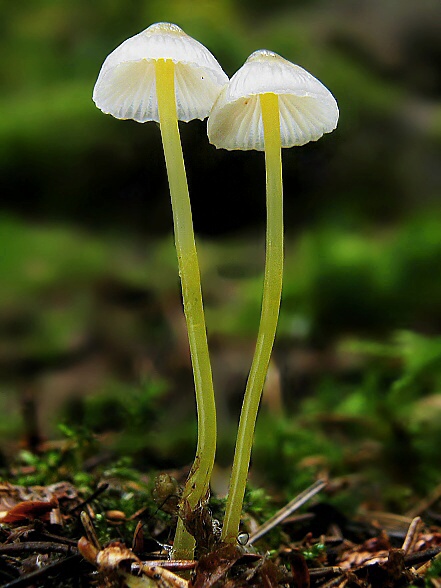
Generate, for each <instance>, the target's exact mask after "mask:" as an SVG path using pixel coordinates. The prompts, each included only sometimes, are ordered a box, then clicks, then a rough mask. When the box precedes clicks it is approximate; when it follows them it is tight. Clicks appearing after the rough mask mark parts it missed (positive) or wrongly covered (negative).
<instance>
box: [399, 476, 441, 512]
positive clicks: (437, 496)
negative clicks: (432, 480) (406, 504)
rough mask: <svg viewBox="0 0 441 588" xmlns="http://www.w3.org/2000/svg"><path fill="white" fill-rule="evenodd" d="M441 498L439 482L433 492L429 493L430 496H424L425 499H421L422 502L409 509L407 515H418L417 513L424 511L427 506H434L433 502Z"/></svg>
mask: <svg viewBox="0 0 441 588" xmlns="http://www.w3.org/2000/svg"><path fill="white" fill-rule="evenodd" d="M440 498H441V484H438V486H436V488H434V489H433V490H432V492H431V493H430V494H429V496H426V498H423V500H420V502H419V503H418V504H416V505H415V506H414V507H413V508H412V509H411V510H409V511H408V512H407V513H406V515H407V516H408V517H412V518H413V517H416V516H417V515H419V514H421V513H422V512H424V511H425V510H426V509H427V508H429V506H432V504H433V503H434V502H436V501H437V500H439V499H440Z"/></svg>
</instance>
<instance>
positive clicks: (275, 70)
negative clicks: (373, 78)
mask: <svg viewBox="0 0 441 588" xmlns="http://www.w3.org/2000/svg"><path fill="white" fill-rule="evenodd" d="M266 93H273V94H277V95H278V97H279V111H280V135H281V142H282V147H293V146H295V145H304V144H305V143H308V142H309V141H317V139H319V138H320V137H321V136H322V135H323V134H324V133H330V132H331V131H333V130H334V129H335V127H336V126H337V121H338V107H337V102H336V101H335V98H334V97H333V96H332V94H331V92H330V91H329V90H328V89H327V88H326V87H325V86H324V85H323V84H322V83H321V82H319V81H318V80H317V79H316V78H315V77H313V76H312V75H311V74H310V73H308V72H307V71H306V70H304V69H303V68H302V67H300V66H298V65H294V64H293V63H291V62H290V61H287V60H286V59H284V58H283V57H281V56H280V55H277V53H273V52H271V51H267V50H264V49H262V50H259V51H255V52H254V53H253V54H252V55H250V57H249V58H248V59H247V61H246V62H245V63H244V65H243V66H242V67H241V68H240V69H239V70H238V71H237V72H236V73H235V74H234V75H233V77H232V78H231V80H230V82H229V83H228V84H227V85H226V86H224V88H223V89H222V91H221V93H220V94H219V96H218V99H217V100H216V102H215V104H214V106H213V109H212V111H211V114H210V117H209V119H208V138H209V140H210V142H211V143H213V144H214V145H215V146H216V147H218V148H223V149H228V150H233V149H242V150H249V149H256V150H257V151H263V150H264V139H263V124H262V112H261V108H260V100H259V94H266Z"/></svg>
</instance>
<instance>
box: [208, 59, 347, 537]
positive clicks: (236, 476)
mask: <svg viewBox="0 0 441 588" xmlns="http://www.w3.org/2000/svg"><path fill="white" fill-rule="evenodd" d="M337 120H338V107H337V103H336V101H335V99H334V97H333V96H332V94H331V93H330V92H329V90H328V89H327V88H325V86H324V85H323V84H322V83H321V82H319V81H318V80H317V79H316V78H314V77H313V76H312V75H311V74H310V73H308V72H307V71H306V70H304V69H303V68H301V67H299V66H298V65H294V64H293V63H291V62H289V61H287V60H286V59H283V57H280V55H277V54H276V53H273V52H271V51H266V50H259V51H255V52H254V53H253V54H252V55H250V57H249V58H248V59H247V61H246V62H245V64H244V65H243V66H242V67H241V68H240V69H239V70H238V71H237V72H236V73H235V74H234V75H233V77H232V78H231V80H230V82H229V83H228V84H227V85H226V86H225V87H224V88H223V90H222V91H221V93H220V95H219V97H218V99H217V101H216V102H215V105H214V106H213V109H212V111H211V114H210V116H209V119H208V137H209V140H210V142H211V143H213V144H214V145H215V146H216V147H218V148H223V149H228V150H234V149H242V150H249V149H256V150H258V151H264V152H265V163H266V202H267V234H266V260H265V276H264V286H263V299H262V311H261V318H260V326H259V331H258V335H257V343H256V349H255V353H254V357H253V361H252V365H251V369H250V373H249V376H248V381H247V386H246V390H245V395H244V400H243V405H242V410H241V414H240V421H239V429H238V433H237V440H236V448H235V454H234V461H233V469H232V473H231V480H230V488H229V492H228V499H227V506H226V513H225V520H224V526H223V531H222V538H223V540H224V541H226V542H234V541H235V540H236V536H237V533H238V529H239V523H240V516H241V510H242V502H243V497H244V493H245V486H246V480H247V475H248V468H249V462H250V456H251V447H252V442H253V435H254V427H255V422H256V417H257V411H258V408H259V402H260V397H261V394H262V390H263V386H264V383H265V378H266V373H267V370H268V364H269V360H270V356H271V351H272V347H273V344H274V339H275V334H276V328H277V322H278V316H279V308H280V300H281V293H282V275H283V188H282V157H281V147H293V146H295V145H304V144H305V143H308V142H309V141H316V140H317V139H319V138H320V137H321V136H322V135H323V134H324V133H330V132H331V131H333V130H334V129H335V127H336V126H337Z"/></svg>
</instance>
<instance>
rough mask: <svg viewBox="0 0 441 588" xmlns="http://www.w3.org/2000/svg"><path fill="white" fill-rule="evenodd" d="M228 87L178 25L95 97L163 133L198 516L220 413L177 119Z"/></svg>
mask: <svg viewBox="0 0 441 588" xmlns="http://www.w3.org/2000/svg"><path fill="white" fill-rule="evenodd" d="M226 82H228V77H227V76H226V74H225V73H224V72H223V70H222V68H221V67H220V65H219V64H218V62H217V61H216V59H215V58H214V57H213V55H212V54H211V53H210V52H209V51H208V49H206V48H205V47H204V46H203V45H201V43H199V42H198V41H196V40H195V39H193V38H191V37H189V36H188V35H187V34H185V33H184V31H182V29H180V28H179V27H178V26H176V25H174V24H170V23H156V24H153V25H151V26H150V27H148V28H147V29H146V30H145V31H142V32H141V33H139V34H137V35H135V36H134V37H131V38H130V39H127V41H124V43H122V44H121V45H120V46H119V47H117V48H116V49H115V50H114V51H113V52H112V53H111V54H110V55H109V56H108V57H107V59H106V60H105V61H104V63H103V66H102V68H101V71H100V73H99V76H98V79H97V82H96V84H95V88H94V91H93V100H94V102H95V104H96V105H97V107H98V108H100V109H101V110H102V111H103V112H105V113H107V114H111V115H112V116H114V117H116V118H120V119H133V120H135V121H137V122H141V123H143V122H146V121H157V122H159V125H160V129H161V137H162V145H163V148H164V155H165V161H166V167H167V175H168V182H169V187H170V195H171V201H172V209H173V221H174V234H175V245H176V251H177V256H178V265H179V274H180V276H181V285H182V295H183V304H184V313H185V318H186V322H187V331H188V338H189V344H190V352H191V358H192V365H193V374H194V381H195V389H196V403H197V413H198V441H197V450H196V458H195V462H194V465H193V468H192V470H191V473H190V476H189V479H188V480H187V484H186V487H185V489H184V493H183V498H184V499H185V500H186V503H188V504H189V505H190V506H191V507H192V508H195V507H196V505H197V504H199V503H200V502H201V501H202V500H203V499H204V497H205V496H206V494H207V491H208V485H209V479H210V476H211V471H212V468H213V463H214V457H215V451H216V410H215V401H214V391H213V382H212V373H211V365H210V358H209V354H208V344H207V334H206V328H205V317H204V310H203V304H202V293H201V284H200V272H199V264H198V258H197V252H196V246H195V239H194V231H193V221H192V214H191V206H190V198H189V193H188V185H187V177H186V173H185V165H184V158H183V154H182V147H181V140H180V135H179V127H178V119H179V120H182V121H186V122H188V121H190V120H192V119H195V118H199V119H204V118H205V117H207V116H208V114H209V112H210V110H211V107H212V106H213V103H214V101H215V99H216V98H217V96H218V94H219V92H220V90H221V88H222V87H223V85H224V84H225V83H226ZM192 545H193V539H192V537H191V536H190V535H189V534H188V533H187V532H186V530H185V529H184V527H183V524H182V521H180V520H179V522H178V530H177V535H176V537H175V542H174V552H175V555H176V556H177V557H181V556H182V557H190V558H191V549H192Z"/></svg>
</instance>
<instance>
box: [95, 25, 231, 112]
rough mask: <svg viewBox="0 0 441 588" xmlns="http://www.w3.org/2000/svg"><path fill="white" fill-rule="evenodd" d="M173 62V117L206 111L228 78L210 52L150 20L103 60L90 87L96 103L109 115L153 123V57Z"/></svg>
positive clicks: (170, 27)
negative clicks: (144, 27)
mask: <svg viewBox="0 0 441 588" xmlns="http://www.w3.org/2000/svg"><path fill="white" fill-rule="evenodd" d="M158 59H171V60H172V61H173V63H174V64H175V65H176V67H175V93H176V106H177V113H178V119H179V120H183V121H189V120H193V119H195V118H200V119H201V120H203V119H204V118H205V117H207V116H208V114H209V113H210V110H211V107H212V106H213V103H214V101H215V100H216V98H217V96H218V94H219V92H220V90H221V88H222V86H224V85H225V84H226V83H227V82H228V77H227V75H226V74H225V73H224V71H223V70H222V68H221V66H220V65H219V63H218V62H217V61H216V59H215V58H214V57H213V55H212V54H211V53H210V51H208V49H207V48H206V47H204V46H203V45H202V44H201V43H199V42H198V41H196V40H195V39H193V38H192V37H190V36H188V35H187V34H186V33H184V31H183V30H182V29H180V28H179V27H178V26H176V25H173V24H170V23H164V22H161V23H156V24H153V25H151V26H150V27H148V28H147V29H145V31H142V32H141V33H138V34H137V35H135V36H134V37H131V38H130V39H127V40H126V41H124V42H123V43H122V44H121V45H120V46H119V47H117V48H116V49H115V50H114V51H113V52H112V53H111V54H110V55H109V56H108V57H107V58H106V60H105V61H104V63H103V65H102V67H101V71H100V73H99V75H98V79H97V82H96V84H95V88H94V90H93V100H94V102H95V104H96V105H97V107H98V108H99V109H100V110H102V111H103V112H105V113H106V114H111V115H112V116H114V117H115V118H121V119H133V120H136V121H137V122H146V121H150V120H153V121H156V122H159V116H158V104H157V99H156V83H155V79H156V74H155V61H156V60H158Z"/></svg>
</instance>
